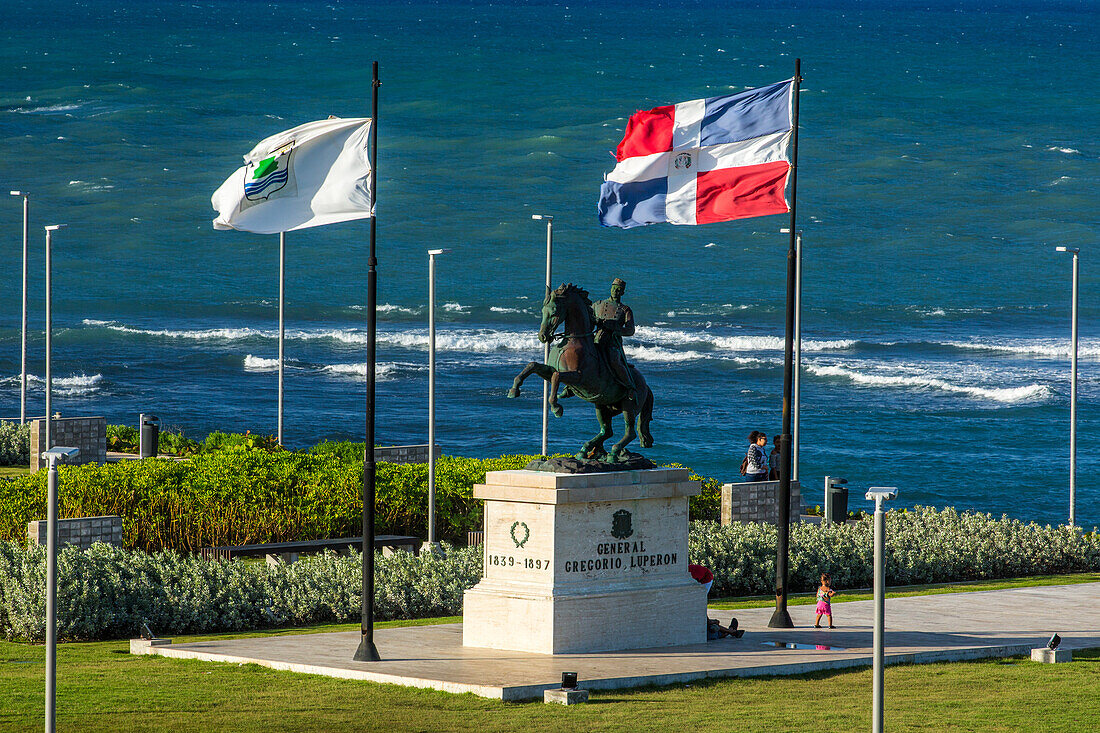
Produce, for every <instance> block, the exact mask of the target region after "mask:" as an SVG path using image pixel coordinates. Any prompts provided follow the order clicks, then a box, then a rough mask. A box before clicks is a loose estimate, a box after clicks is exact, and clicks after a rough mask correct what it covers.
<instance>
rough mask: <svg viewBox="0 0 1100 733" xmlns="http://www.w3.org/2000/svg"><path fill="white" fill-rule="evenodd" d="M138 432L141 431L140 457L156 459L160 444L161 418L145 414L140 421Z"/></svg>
mask: <svg viewBox="0 0 1100 733" xmlns="http://www.w3.org/2000/svg"><path fill="white" fill-rule="evenodd" d="M138 430H139V431H140V447H139V448H138V457H140V458H156V457H157V445H158V444H159V443H160V418H158V417H157V416H156V415H146V414H145V413H144V412H143V413H142V414H141V417H140V418H139V419H138Z"/></svg>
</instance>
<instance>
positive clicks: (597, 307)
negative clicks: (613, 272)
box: [592, 277, 635, 399]
mask: <svg viewBox="0 0 1100 733" xmlns="http://www.w3.org/2000/svg"><path fill="white" fill-rule="evenodd" d="M625 292H626V282H624V281H623V279H622V278H618V277H617V278H615V279H614V280H613V281H612V282H611V297H610V298H608V299H607V300H598V301H596V302H595V303H593V304H592V310H593V311H594V312H595V315H596V336H595V342H596V345H597V346H599V347H600V348H601V349H603V352H604V354H605V355H606V356H607V363H608V366H609V367H611V373H612V374H614V375H615V379H617V380H618V381H619V382H620V383H622V385H623V386H624V387H626V388H627V389H628V390H629V391H630V392H629V397H630V398H631V399H633V398H634V396H635V395H634V389H635V387H634V380H633V379H631V377H630V371H629V370H628V369H627V368H626V352H625V351H623V336H633V335H634V311H632V310H630V306H628V305H626V304H625V303H623V302H622V297H623V293H625Z"/></svg>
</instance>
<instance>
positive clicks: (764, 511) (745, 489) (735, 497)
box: [722, 481, 802, 525]
mask: <svg viewBox="0 0 1100 733" xmlns="http://www.w3.org/2000/svg"><path fill="white" fill-rule="evenodd" d="M801 514H802V488H801V486H800V485H799V483H798V482H797V481H792V482H791V522H792V523H794V522H797V521H798V520H799V515H801ZM778 521H779V482H778V481H745V482H742V483H738V484H722V524H723V525H725V524H731V523H733V522H768V523H770V524H775V523H776V522H778Z"/></svg>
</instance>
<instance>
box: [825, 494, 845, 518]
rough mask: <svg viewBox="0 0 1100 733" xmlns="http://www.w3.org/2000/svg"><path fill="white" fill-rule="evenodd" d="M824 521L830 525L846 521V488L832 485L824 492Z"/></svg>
mask: <svg viewBox="0 0 1100 733" xmlns="http://www.w3.org/2000/svg"><path fill="white" fill-rule="evenodd" d="M825 519H826V521H827V522H829V523H830V524H833V523H835V524H844V522H846V521H848V487H847V486H839V485H834V486H830V487H828V488H827V489H826V490H825Z"/></svg>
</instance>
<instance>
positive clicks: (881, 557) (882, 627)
mask: <svg viewBox="0 0 1100 733" xmlns="http://www.w3.org/2000/svg"><path fill="white" fill-rule="evenodd" d="M897 495H898V490H897V488H896V487H894V486H872V487H870V488H869V489H867V494H866V496H867V499H868V500H869V501H874V502H875V581H874V585H875V588H874V594H875V601H874V602H875V633H874V647H875V661H874V685H873V688H872V693H871V694H872V700H873V704H874V712H873V716H872V718H871V721H872V722H871V731H872V733H882V725H883V719H884V717H885V715H884V713H883V699H884V698H883V683H884V682H885V678H886V675H885V671H884V670H885V665H886V645H885V639H884V636H885V633H886V509H885V508H884V507H883V503H884V502H886V501H888V500H890V499H895V498H897Z"/></svg>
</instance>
